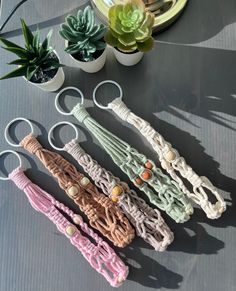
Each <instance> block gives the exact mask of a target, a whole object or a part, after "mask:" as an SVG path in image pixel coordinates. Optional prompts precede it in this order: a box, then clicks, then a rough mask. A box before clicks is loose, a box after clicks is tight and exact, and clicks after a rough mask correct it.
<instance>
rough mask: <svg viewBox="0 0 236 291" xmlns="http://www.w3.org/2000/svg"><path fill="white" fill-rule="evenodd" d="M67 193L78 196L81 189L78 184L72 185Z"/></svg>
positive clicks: (74, 196)
mask: <svg viewBox="0 0 236 291" xmlns="http://www.w3.org/2000/svg"><path fill="white" fill-rule="evenodd" d="M67 193H68V195H69V196H70V197H72V198H76V196H77V194H78V193H79V189H78V188H77V187H76V186H71V187H70V188H69V189H68V191H67Z"/></svg>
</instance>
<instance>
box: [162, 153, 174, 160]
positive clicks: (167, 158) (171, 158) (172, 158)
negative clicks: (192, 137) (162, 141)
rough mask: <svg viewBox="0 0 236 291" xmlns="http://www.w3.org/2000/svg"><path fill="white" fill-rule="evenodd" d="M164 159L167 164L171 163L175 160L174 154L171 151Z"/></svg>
mask: <svg viewBox="0 0 236 291" xmlns="http://www.w3.org/2000/svg"><path fill="white" fill-rule="evenodd" d="M164 157H165V159H166V160H167V161H168V162H170V161H173V160H174V159H175V153H174V152H172V151H168V152H167V153H166V154H165V156H164Z"/></svg>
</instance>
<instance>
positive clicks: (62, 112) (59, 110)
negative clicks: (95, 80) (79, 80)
mask: <svg viewBox="0 0 236 291" xmlns="http://www.w3.org/2000/svg"><path fill="white" fill-rule="evenodd" d="M67 90H74V91H76V92H78V93H79V94H80V98H81V102H80V104H84V94H83V93H82V91H81V90H80V89H79V88H76V87H72V86H71V87H65V88H63V89H62V90H61V91H60V92H58V93H57V95H56V98H55V107H56V110H57V111H58V112H59V113H61V114H62V115H67V116H69V115H72V114H73V113H72V112H71V111H70V112H65V111H62V109H61V107H60V105H59V98H60V96H61V94H62V93H63V92H65V91H67Z"/></svg>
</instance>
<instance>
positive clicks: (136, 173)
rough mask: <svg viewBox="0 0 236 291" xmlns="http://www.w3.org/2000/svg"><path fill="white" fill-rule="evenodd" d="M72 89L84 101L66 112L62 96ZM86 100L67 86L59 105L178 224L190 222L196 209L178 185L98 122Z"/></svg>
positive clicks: (62, 112) (56, 101) (57, 104)
mask: <svg viewBox="0 0 236 291" xmlns="http://www.w3.org/2000/svg"><path fill="white" fill-rule="evenodd" d="M68 89H73V90H76V91H77V92H79V94H80V95H81V99H82V100H81V102H80V103H78V104H77V105H76V106H75V107H74V108H73V109H72V111H71V112H69V113H66V112H64V111H62V110H61V109H60V108H59V103H58V99H59V97H60V95H61V93H62V92H64V91H65V90H68ZM83 101H84V97H83V94H82V92H81V91H80V90H79V89H78V88H74V87H67V88H64V89H62V90H61V91H60V92H59V93H58V94H57V96H56V99H55V106H56V108H57V110H58V111H59V112H60V113H61V114H64V115H74V116H75V117H76V119H77V120H78V121H79V122H81V123H84V125H85V126H86V127H87V129H88V130H89V131H90V132H91V133H92V134H93V135H94V136H95V137H96V138H97V139H98V140H99V142H100V143H101V145H102V146H103V148H104V149H105V150H106V151H107V153H108V154H109V155H110V156H111V158H112V159H113V161H114V162H115V163H116V164H117V165H118V166H119V167H120V168H121V169H122V170H123V171H124V172H125V173H126V174H127V175H128V176H129V178H130V180H131V181H132V182H133V183H134V184H135V185H136V186H137V187H138V188H139V189H141V190H142V191H143V192H144V193H145V194H146V195H147V196H148V198H149V200H150V201H151V202H152V203H153V204H154V205H156V206H157V207H159V208H160V209H162V210H164V211H166V213H167V214H168V215H169V216H171V217H172V218H173V219H174V220H175V221H176V222H178V223H180V222H184V221H186V220H188V219H189V217H190V214H192V212H193V208H192V205H191V204H190V202H189V200H188V198H187V197H186V196H185V195H184V193H182V192H181V190H180V188H179V187H178V184H177V183H176V182H175V181H172V180H171V179H170V178H169V177H168V176H166V175H165V174H164V173H162V171H161V170H160V169H159V168H157V167H156V166H155V164H154V163H153V162H152V161H150V160H148V159H147V158H146V157H145V156H144V155H143V154H140V153H139V152H138V151H137V150H135V149H134V148H132V147H131V146H130V145H129V144H127V143H126V142H124V141H122V140H121V139H119V138H118V137H117V136H115V135H114V134H112V133H111V132H109V131H108V130H106V129H105V128H104V127H102V126H101V125H100V124H99V123H98V122H96V121H95V120H94V119H93V118H92V117H91V116H90V115H89V113H88V112H87V111H86V109H85V108H84V106H83ZM155 192H157V193H158V195H157V194H156V193H155Z"/></svg>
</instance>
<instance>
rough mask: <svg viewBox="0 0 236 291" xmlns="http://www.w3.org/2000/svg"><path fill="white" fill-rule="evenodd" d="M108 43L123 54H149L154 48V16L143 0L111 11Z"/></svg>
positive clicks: (132, 0)
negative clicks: (138, 52)
mask: <svg viewBox="0 0 236 291" xmlns="http://www.w3.org/2000/svg"><path fill="white" fill-rule="evenodd" d="M108 17H109V30H108V32H107V34H106V35H105V40H106V42H107V43H108V44H109V45H111V46H113V47H116V48H117V49H118V50H120V51H123V52H134V51H136V50H138V51H141V52H147V51H149V50H151V49H152V47H153V38H152V27H153V24H154V14H153V13H151V12H150V11H148V10H147V9H146V8H145V5H144V3H143V2H142V1H141V0H131V1H128V2H126V3H125V4H117V5H114V6H112V7H111V8H110V9H109V14H108Z"/></svg>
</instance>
